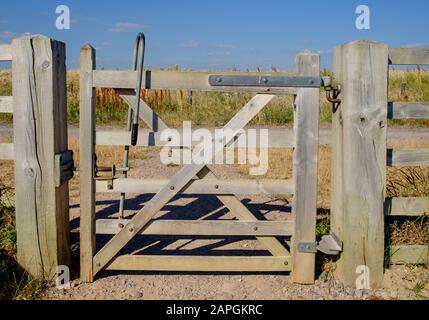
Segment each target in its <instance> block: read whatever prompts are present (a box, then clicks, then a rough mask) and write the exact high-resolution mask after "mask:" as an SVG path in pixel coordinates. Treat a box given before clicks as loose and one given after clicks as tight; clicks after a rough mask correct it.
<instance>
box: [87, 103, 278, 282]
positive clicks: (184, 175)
mask: <svg viewBox="0 0 429 320" xmlns="http://www.w3.org/2000/svg"><path fill="white" fill-rule="evenodd" d="M273 98H274V95H256V96H255V97H254V98H252V99H251V100H250V101H249V103H247V104H246V105H245V106H244V107H243V109H241V111H240V112H238V113H237V114H236V115H235V116H234V118H232V120H231V121H230V122H229V123H228V124H227V125H226V126H225V127H224V129H226V130H231V131H232V133H233V135H232V136H235V135H236V134H237V133H238V131H239V130H240V129H242V128H243V127H244V126H245V125H247V124H248V123H249V122H250V120H251V119H253V117H255V116H256V115H257V114H258V113H259V112H260V111H261V110H262V109H263V107H264V106H265V105H267V104H268V103H269V102H270V101H271V100H272V99H273ZM229 142H230V141H225V144H228V143H229ZM203 147H205V148H207V146H201V147H196V150H195V151H194V152H195V153H199V151H201V150H202V148H203ZM221 151H222V150H221ZM215 156H216V154H215V155H213V157H215ZM204 167H205V165H195V164H191V165H187V166H185V167H184V168H182V169H181V170H180V171H179V172H178V173H176V174H175V175H174V176H173V178H172V179H171V181H170V183H169V185H168V186H166V187H165V188H163V189H162V190H161V191H160V192H158V193H157V194H156V195H155V196H154V197H153V198H152V200H151V201H150V202H149V203H147V204H146V205H145V206H144V207H143V209H141V210H140V211H139V212H138V213H137V214H136V215H135V216H134V218H133V219H132V220H131V221H130V222H129V223H128V225H127V226H126V227H125V228H124V229H123V230H122V231H121V232H119V233H118V234H117V235H115V236H114V237H113V238H112V239H111V240H110V241H109V242H108V243H107V244H106V246H104V247H103V248H102V249H101V250H100V251H99V252H98V253H97V254H96V255H95V257H94V259H93V260H94V264H93V269H94V274H96V273H97V272H98V271H100V270H101V269H102V268H103V267H104V266H106V264H107V263H109V261H110V260H111V259H112V258H113V257H114V256H115V255H116V254H117V253H118V252H119V251H120V250H121V249H122V248H123V246H124V245H125V244H127V243H128V242H129V241H130V240H131V239H132V238H133V237H134V236H135V235H136V234H138V233H139V232H140V230H141V229H143V227H144V226H145V225H146V224H147V223H148V222H149V221H150V220H151V219H152V218H153V216H154V215H155V214H156V213H157V212H158V211H159V210H161V209H162V207H163V206H165V204H166V203H167V202H168V201H170V200H171V199H172V198H173V197H174V196H175V195H176V194H177V193H178V192H179V191H180V190H181V189H183V187H185V185H186V184H187V183H188V182H189V181H190V180H192V179H193V178H194V177H195V175H196V174H197V173H199V172H200V171H201V170H202V169H203V168H204Z"/></svg>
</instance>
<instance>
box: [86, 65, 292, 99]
mask: <svg viewBox="0 0 429 320" xmlns="http://www.w3.org/2000/svg"><path fill="white" fill-rule="evenodd" d="M216 74H217V73H216ZM209 75H210V73H207V72H183V71H178V72H175V71H150V72H148V73H147V74H146V77H144V78H143V88H145V89H159V90H162V89H166V90H167V89H168V90H192V91H211V92H253V93H267V94H295V93H296V88H277V87H273V88H270V87H259V88H258V87H218V86H211V85H210V84H209V81H208V79H209ZM261 75H262V74H261ZM276 75H280V74H276ZM136 78H137V73H136V71H112V70H97V71H95V72H94V82H93V85H94V87H100V88H115V89H135V86H136V84H135V82H136Z"/></svg>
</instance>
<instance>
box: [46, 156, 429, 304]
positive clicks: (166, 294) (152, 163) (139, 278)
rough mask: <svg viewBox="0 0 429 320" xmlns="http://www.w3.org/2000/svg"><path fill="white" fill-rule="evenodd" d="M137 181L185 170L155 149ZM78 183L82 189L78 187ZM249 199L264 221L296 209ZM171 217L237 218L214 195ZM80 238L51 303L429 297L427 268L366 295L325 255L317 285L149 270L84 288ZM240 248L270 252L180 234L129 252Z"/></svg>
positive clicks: (102, 278) (178, 204)
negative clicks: (422, 285) (67, 282)
mask: <svg viewBox="0 0 429 320" xmlns="http://www.w3.org/2000/svg"><path fill="white" fill-rule="evenodd" d="M133 167H134V168H135V169H134V170H133V172H132V175H131V177H140V178H154V177H157V178H167V177H170V176H171V175H172V174H174V172H175V171H177V170H178V169H179V168H178V167H165V166H162V165H161V163H160V162H159V155H158V153H156V152H155V151H153V153H152V154H148V155H146V157H145V159H144V160H135V161H134V163H133ZM212 169H213V170H214V172H215V173H216V175H218V176H219V177H220V178H223V179H225V178H229V179H231V178H237V177H240V174H239V173H238V172H237V171H236V170H235V169H234V168H232V167H230V166H216V167H212ZM75 184H76V181H74V182H73V184H72V192H71V195H72V198H71V226H72V229H73V231H74V232H77V231H78V225H79V202H80V201H79V197H78V195H79V194H78V191H77V190H76V186H75ZM73 186H74V187H73ZM117 199H118V197H117V196H116V197H114V196H109V195H103V196H97V212H98V217H99V218H100V217H103V218H115V217H116V214H117V211H118V200H117ZM147 200H148V198H146V197H138V196H137V197H135V198H131V199H129V200H128V201H127V204H126V208H127V211H126V214H133V212H135V211H136V210H137V209H139V208H141V206H142V205H143V204H144V203H145V202H146V201H147ZM241 200H242V201H243V202H244V203H245V204H246V206H247V207H248V208H249V209H250V210H251V211H252V212H253V213H254V214H255V215H256V216H258V217H259V218H261V217H264V218H266V219H290V207H289V205H288V203H286V202H285V200H278V199H273V198H271V197H268V196H252V197H242V198H241ZM164 210H165V216H164V217H165V218H169V219H181V218H182V219H183V217H186V219H196V218H203V217H205V218H209V219H229V218H232V216H231V214H230V213H228V212H227V210H226V209H225V208H224V207H222V205H221V203H220V202H219V201H218V200H217V199H216V198H215V197H214V196H184V197H181V198H177V199H174V201H172V202H171V203H169V205H168V206H166V207H165V208H164ZM78 241H79V239H78V234H76V233H73V236H72V243H73V256H74V262H73V264H74V265H73V271H72V272H73V276H74V278H75V280H73V282H72V288H71V289H70V290H58V289H56V288H51V289H50V290H48V291H47V293H46V295H45V298H46V299H156V300H158V299H227V300H239V299H315V300H324V299H398V298H401V299H429V291H428V290H427V289H424V290H423V291H421V292H419V295H416V293H415V292H413V288H414V286H415V284H416V282H417V281H429V272H428V271H427V270H426V269H424V268H406V267H396V268H394V269H392V270H389V271H388V273H387V274H386V281H385V282H386V288H385V290H382V291H374V292H360V291H355V290H354V289H352V288H345V287H343V286H342V285H341V284H339V283H337V282H336V281H335V280H334V279H333V278H332V274H331V273H330V272H329V270H325V271H324V270H322V266H321V262H323V261H324V257H321V256H319V257H318V260H319V263H318V266H317V277H318V280H317V282H316V284H315V285H313V286H301V285H296V284H292V283H291V280H290V277H289V275H288V274H196V273H153V272H152V273H148V272H127V273H124V272H106V271H105V272H102V273H100V274H99V275H98V276H97V279H96V281H95V282H94V283H93V284H84V283H80V281H79V280H77V279H76V278H77V277H78V273H77V272H78V254H79V252H78V247H79V243H78ZM106 241H108V238H106V237H105V236H98V237H97V247H98V248H99V247H100V246H101V245H103V244H104V243H106ZM233 250H238V252H239V254H245V253H250V251H252V252H251V253H253V254H267V252H266V251H265V250H264V248H263V247H261V246H260V244H259V243H257V242H256V241H254V240H251V239H246V238H244V239H236V238H234V239H223V238H221V239H214V240H213V239H202V240H201V239H200V240H196V239H193V238H185V239H183V238H181V239H177V238H172V237H148V236H146V237H139V240H136V241H132V242H131V243H130V244H129V245H128V246H127V247H126V248H125V249H124V250H123V252H122V253H135V252H137V251H138V254H161V252H162V253H164V254H165V252H168V253H170V254H177V253H178V252H180V253H181V254H191V255H193V254H197V255H201V254H202V255H207V254H215V255H228V254H231V253H232V251H233Z"/></svg>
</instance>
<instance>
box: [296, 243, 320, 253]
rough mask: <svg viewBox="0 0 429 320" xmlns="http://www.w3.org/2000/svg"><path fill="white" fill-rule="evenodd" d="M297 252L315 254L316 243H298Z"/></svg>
mask: <svg viewBox="0 0 429 320" xmlns="http://www.w3.org/2000/svg"><path fill="white" fill-rule="evenodd" d="M298 252H303V253H316V252H317V242H300V243H298Z"/></svg>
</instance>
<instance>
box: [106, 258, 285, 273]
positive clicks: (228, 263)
mask: <svg viewBox="0 0 429 320" xmlns="http://www.w3.org/2000/svg"><path fill="white" fill-rule="evenodd" d="M106 270H144V271H195V272H276V271H277V272H285V271H291V257H290V256H288V257H254V256H253V257H248V256H247V257H228V256H224V257H212V256H136V255H125V256H119V257H117V258H114V259H113V261H112V262H111V263H110V264H109V265H108V266H107V267H106Z"/></svg>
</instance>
